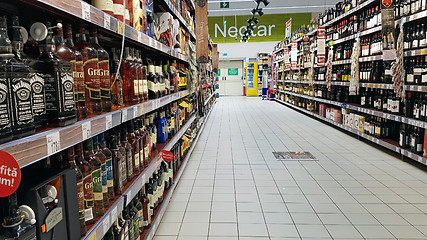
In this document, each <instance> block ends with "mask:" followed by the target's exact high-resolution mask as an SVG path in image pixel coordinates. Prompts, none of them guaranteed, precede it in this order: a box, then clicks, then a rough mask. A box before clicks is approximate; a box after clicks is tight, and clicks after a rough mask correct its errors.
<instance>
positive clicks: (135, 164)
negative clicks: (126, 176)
mask: <svg viewBox="0 0 427 240" xmlns="http://www.w3.org/2000/svg"><path fill="white" fill-rule="evenodd" d="M127 141H128V142H129V144H130V145H131V146H132V168H133V174H134V175H135V176H137V175H138V174H139V170H140V169H139V163H140V161H139V142H138V141H137V138H136V135H135V133H134V126H133V123H132V121H129V122H128V123H127Z"/></svg>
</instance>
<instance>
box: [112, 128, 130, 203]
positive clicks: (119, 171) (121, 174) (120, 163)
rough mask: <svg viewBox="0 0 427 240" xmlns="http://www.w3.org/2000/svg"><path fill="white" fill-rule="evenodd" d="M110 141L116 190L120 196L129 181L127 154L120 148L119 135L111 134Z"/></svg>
mask: <svg viewBox="0 0 427 240" xmlns="http://www.w3.org/2000/svg"><path fill="white" fill-rule="evenodd" d="M109 143H110V149H111V153H112V161H113V177H114V192H115V194H116V195H119V196H120V195H121V194H122V189H123V186H124V184H126V181H127V172H126V156H124V155H123V154H122V152H121V151H120V149H119V145H118V143H117V136H115V135H111V136H110V139H109Z"/></svg>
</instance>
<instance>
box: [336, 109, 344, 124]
mask: <svg viewBox="0 0 427 240" xmlns="http://www.w3.org/2000/svg"><path fill="white" fill-rule="evenodd" d="M335 122H336V123H339V124H342V112H341V111H340V110H338V109H336V110H335Z"/></svg>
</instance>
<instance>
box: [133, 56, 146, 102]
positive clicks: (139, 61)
mask: <svg viewBox="0 0 427 240" xmlns="http://www.w3.org/2000/svg"><path fill="white" fill-rule="evenodd" d="M133 54H134V55H133V64H134V65H135V72H136V79H135V80H137V81H138V99H139V102H143V101H144V86H143V83H142V59H141V57H140V51H139V50H136V49H134V51H133Z"/></svg>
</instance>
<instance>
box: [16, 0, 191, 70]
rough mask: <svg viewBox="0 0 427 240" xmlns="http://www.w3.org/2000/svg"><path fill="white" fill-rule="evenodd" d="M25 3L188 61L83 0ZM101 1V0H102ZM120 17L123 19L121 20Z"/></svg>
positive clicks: (169, 4)
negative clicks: (67, 15) (95, 26)
mask: <svg viewBox="0 0 427 240" xmlns="http://www.w3.org/2000/svg"><path fill="white" fill-rule="evenodd" d="M20 1H21V0H20ZM23 2H24V3H25V4H32V5H34V6H36V7H40V8H42V9H43V8H51V9H53V10H54V11H59V12H60V14H69V15H72V16H73V17H75V18H78V19H81V20H85V21H87V22H89V23H92V24H95V25H97V26H98V27H100V28H103V30H106V31H109V32H110V33H113V34H119V35H122V34H124V35H125V37H126V39H128V40H132V41H134V42H137V43H139V44H140V45H143V46H146V47H150V48H151V49H153V50H155V51H159V52H162V53H164V54H167V55H170V56H172V57H174V58H176V59H178V60H181V61H184V62H188V60H187V56H185V55H184V54H182V53H180V51H177V50H176V49H174V48H173V47H169V46H167V45H165V44H164V43H162V42H160V41H158V40H156V39H154V38H153V37H150V36H149V35H148V33H147V32H146V33H143V32H141V31H139V30H137V29H135V28H134V27H132V26H130V25H129V24H126V23H125V22H127V21H128V20H125V19H124V17H123V14H122V16H118V15H114V14H107V13H106V12H108V11H102V10H100V9H98V8H96V7H94V6H93V5H90V4H88V3H87V2H85V1H82V0H71V1H67V3H66V4H65V3H64V2H62V1H57V0H39V1H34V2H32V1H23ZM100 2H101V1H100ZM165 4H166V5H167V6H169V8H170V9H171V12H172V13H174V16H175V17H177V16H178V19H180V21H181V24H182V25H183V26H186V30H187V32H189V33H190V34H191V36H192V37H193V39H195V37H194V36H195V35H194V33H193V31H191V29H190V28H189V27H188V24H187V23H186V22H185V21H184V20H183V19H182V17H181V14H179V12H178V11H177V10H176V9H175V7H174V6H173V5H172V3H171V2H170V1H169V0H165ZM118 18H120V19H121V20H119V19H118Z"/></svg>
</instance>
